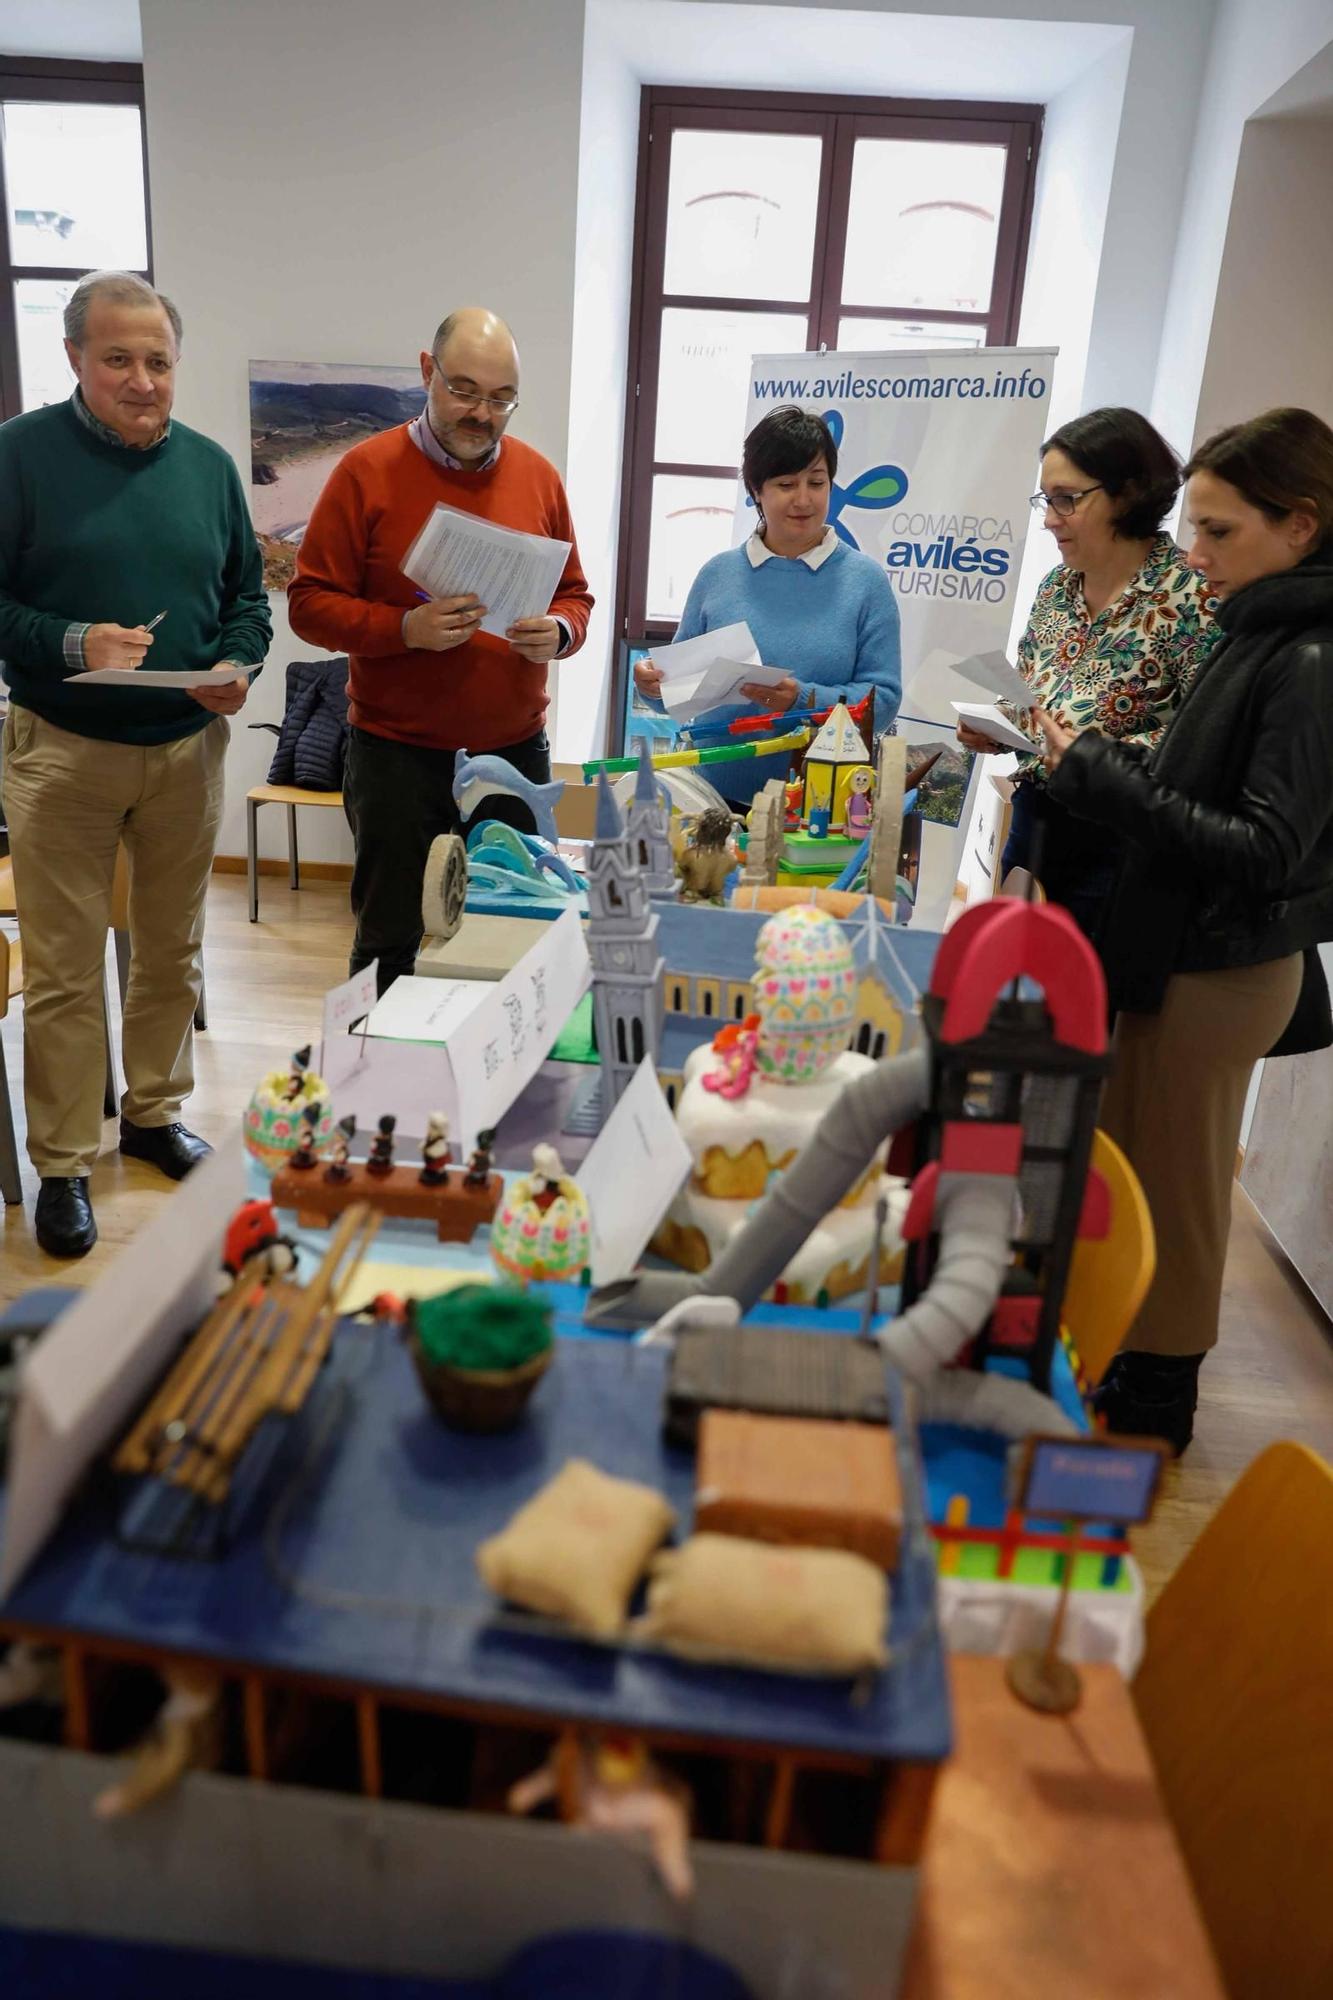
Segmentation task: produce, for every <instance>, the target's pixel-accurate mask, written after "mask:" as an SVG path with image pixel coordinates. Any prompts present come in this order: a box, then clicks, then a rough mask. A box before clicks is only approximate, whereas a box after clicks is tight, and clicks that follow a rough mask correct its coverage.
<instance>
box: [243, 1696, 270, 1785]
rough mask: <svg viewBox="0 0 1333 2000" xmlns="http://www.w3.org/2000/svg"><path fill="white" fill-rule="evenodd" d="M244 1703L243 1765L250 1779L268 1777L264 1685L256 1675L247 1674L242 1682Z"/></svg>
mask: <svg viewBox="0 0 1333 2000" xmlns="http://www.w3.org/2000/svg"><path fill="white" fill-rule="evenodd" d="M242 1685H243V1699H244V1703H245V1763H246V1769H247V1770H248V1771H249V1773H250V1776H251V1777H252V1778H258V1779H260V1780H261V1781H263V1780H265V1779H267V1777H268V1775H269V1762H268V1731H267V1729H266V1727H265V1714H264V1683H263V1681H261V1680H260V1678H259V1676H258V1674H247V1675H246V1677H245V1680H244V1682H243V1684H242Z"/></svg>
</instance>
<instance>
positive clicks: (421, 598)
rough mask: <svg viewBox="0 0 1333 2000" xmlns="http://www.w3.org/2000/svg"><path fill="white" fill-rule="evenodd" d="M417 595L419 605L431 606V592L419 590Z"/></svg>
mask: <svg viewBox="0 0 1333 2000" xmlns="http://www.w3.org/2000/svg"><path fill="white" fill-rule="evenodd" d="M415 595H416V600H417V603H418V604H429V603H430V592H429V591H428V590H418V591H417V592H416V593H415Z"/></svg>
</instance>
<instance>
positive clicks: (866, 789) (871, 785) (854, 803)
mask: <svg viewBox="0 0 1333 2000" xmlns="http://www.w3.org/2000/svg"><path fill="white" fill-rule="evenodd" d="M874 790H875V774H874V772H873V771H872V770H871V768H870V766H869V764H862V765H859V766H858V767H857V769H856V770H854V771H853V772H852V775H851V777H850V778H849V779H848V780H847V806H846V826H847V834H848V838H849V839H851V840H864V839H865V837H866V835H867V834H868V833H869V832H870V822H871V818H872V816H873V809H874V808H873V800H874Z"/></svg>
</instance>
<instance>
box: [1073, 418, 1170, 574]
mask: <svg viewBox="0 0 1333 2000" xmlns="http://www.w3.org/2000/svg"><path fill="white" fill-rule="evenodd" d="M1048 451H1062V452H1063V453H1064V454H1065V457H1066V458H1072V459H1073V461H1074V463H1075V465H1076V466H1077V467H1078V468H1079V470H1080V472H1086V473H1087V475H1088V477H1089V479H1090V480H1092V481H1093V482H1094V484H1096V485H1098V486H1100V487H1101V488H1102V489H1103V491H1104V492H1105V494H1106V497H1107V499H1108V500H1110V501H1111V502H1112V504H1113V505H1115V506H1116V515H1115V532H1116V534H1117V535H1120V536H1122V537H1123V538H1124V540H1126V541H1129V542H1136V541H1142V540H1143V539H1144V538H1145V537H1146V536H1148V535H1155V534H1156V533H1157V532H1158V530H1159V529H1160V528H1161V525H1162V523H1163V521H1164V520H1165V519H1166V517H1167V515H1168V514H1169V513H1170V512H1171V509H1172V508H1173V507H1174V505H1175V503H1176V495H1177V494H1178V493H1179V491H1180V480H1181V472H1180V460H1179V459H1178V458H1177V457H1176V454H1175V453H1174V452H1173V451H1172V449H1171V447H1170V445H1169V444H1168V443H1167V441H1166V439H1165V438H1164V437H1163V436H1162V435H1161V433H1160V432H1159V431H1155V430H1154V429H1153V427H1152V425H1151V424H1150V423H1149V422H1148V419H1147V418H1146V417H1141V416H1140V415H1139V413H1138V411H1137V410H1120V409H1110V410H1089V411H1088V413H1087V415H1086V416H1082V417H1075V418H1074V419H1073V421H1072V422H1070V423H1067V424H1061V426H1060V428H1059V430H1058V431H1053V432H1052V434H1051V436H1050V437H1048V438H1047V440H1046V442H1045V444H1044V445H1043V446H1042V448H1041V455H1042V457H1043V458H1045V456H1046V454H1047V452H1048Z"/></svg>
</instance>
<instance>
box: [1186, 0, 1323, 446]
mask: <svg viewBox="0 0 1333 2000" xmlns="http://www.w3.org/2000/svg"><path fill="white" fill-rule="evenodd" d="M1330 39H1333V6H1331V5H1330V0H1279V4H1274V0H1220V5H1219V7H1218V10H1217V20H1216V24H1215V27H1214V32H1213V36H1212V41H1211V45H1210V48H1209V53H1208V64H1207V70H1206V74H1205V78H1204V90H1203V97H1202V101H1201V107H1200V114H1199V124H1198V132H1197V136H1196V139H1195V144H1194V149H1193V154H1192V157H1191V160H1190V168H1189V176H1188V179H1187V182H1186V186H1185V196H1184V203H1183V206H1182V210H1181V218H1180V230H1179V235H1178V238H1177V242H1176V253H1175V264H1174V268H1173V270H1172V274H1171V285H1170V290H1169V293H1168V297H1167V305H1166V313H1165V318H1164V321H1163V326H1162V340H1161V363H1160V366H1159V368H1158V373H1157V383H1156V388H1155V393H1154V396H1153V401H1152V416H1153V421H1154V422H1155V423H1156V424H1158V425H1159V427H1160V428H1161V429H1162V430H1163V431H1164V432H1165V433H1166V435H1167V436H1168V437H1174V438H1178V439H1181V440H1185V441H1188V442H1191V443H1192V442H1194V441H1195V440H1196V438H1197V436H1198V413H1199V392H1200V388H1201V385H1202V381H1203V372H1204V364H1205V359H1206V356H1207V352H1208V343H1209V337H1210V332H1211V328H1212V324H1213V314H1214V309H1215V305H1216V301H1217V287H1218V279H1219V276H1220V273H1221V267H1222V258H1223V251H1224V246H1225V242H1226V234H1227V228H1228V223H1229V219H1230V213H1231V204H1232V194H1233V190H1234V187H1235V181H1236V169H1237V165H1238V163H1239V159H1240V151H1241V144H1242V140H1243V137H1244V132H1245V123H1246V120H1247V119H1248V118H1250V117H1251V116H1253V114H1254V113H1255V112H1256V111H1258V110H1260V109H1261V108H1262V106H1263V105H1264V103H1265V101H1266V100H1267V99H1268V98H1269V97H1271V96H1272V95H1273V93H1274V92H1275V91H1278V90H1280V89H1281V88H1282V87H1283V86H1284V85H1285V84H1287V83H1288V82H1289V80H1290V79H1291V78H1292V76H1293V75H1294V74H1295V73H1296V72H1297V71H1298V70H1300V69H1302V68H1303V67H1304V66H1305V65H1306V64H1307V63H1309V62H1311V61H1312V60H1313V59H1314V58H1315V57H1317V56H1318V55H1319V54H1320V52H1321V51H1322V50H1323V49H1324V48H1325V47H1326V46H1327V44H1328V43H1329V41H1330ZM1329 199H1330V196H1327V195H1326V197H1325V200H1326V202H1327V201H1328V200H1329Z"/></svg>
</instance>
